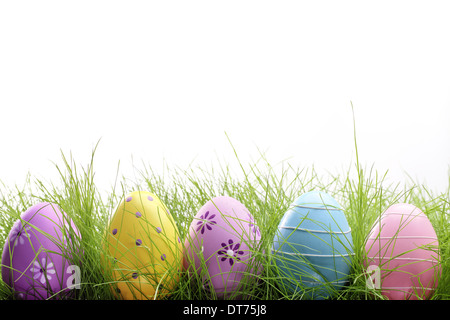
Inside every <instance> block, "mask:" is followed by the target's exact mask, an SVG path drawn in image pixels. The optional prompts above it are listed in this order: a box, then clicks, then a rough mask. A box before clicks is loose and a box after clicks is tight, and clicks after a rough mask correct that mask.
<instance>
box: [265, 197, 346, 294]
mask: <svg viewBox="0 0 450 320" xmlns="http://www.w3.org/2000/svg"><path fill="white" fill-rule="evenodd" d="M273 254H274V256H275V263H276V266H277V270H278V273H279V276H280V279H281V286H282V287H283V288H284V289H285V290H286V291H288V292H289V293H291V294H297V295H298V296H299V297H302V298H308V299H326V298H329V297H332V296H333V295H334V294H335V293H336V292H337V291H338V290H340V289H341V288H342V287H343V286H344V285H345V284H346V283H347V281H348V275H349V273H350V266H351V258H352V256H353V244H352V235H351V229H350V226H349V225H348V222H347V219H346V217H345V214H344V212H343V210H342V208H341V207H340V205H339V204H338V202H337V201H336V200H335V199H334V198H332V197H331V196H330V195H328V194H327V193H325V192H321V191H311V192H308V193H305V194H303V195H302V196H300V197H298V198H297V199H296V200H295V201H294V203H293V204H292V205H291V206H290V208H289V209H288V211H287V212H286V213H285V214H284V216H283V218H282V220H281V221H280V224H279V226H278V229H277V232H276V235H275V238H274V242H273Z"/></svg>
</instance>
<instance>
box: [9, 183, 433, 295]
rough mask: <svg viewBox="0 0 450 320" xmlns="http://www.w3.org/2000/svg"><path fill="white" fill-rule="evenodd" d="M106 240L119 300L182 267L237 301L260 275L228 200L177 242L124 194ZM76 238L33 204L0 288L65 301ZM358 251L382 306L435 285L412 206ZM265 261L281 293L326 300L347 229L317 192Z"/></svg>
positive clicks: (297, 210) (155, 216)
mask: <svg viewBox="0 0 450 320" xmlns="http://www.w3.org/2000/svg"><path fill="white" fill-rule="evenodd" d="M106 233H107V234H106V235H105V243H104V249H105V250H104V251H105V255H104V256H103V257H104V259H103V262H104V263H105V267H106V266H107V267H108V268H105V270H111V271H112V277H113V279H114V281H113V283H114V284H113V285H112V287H114V290H113V291H114V293H115V294H117V296H118V297H119V298H122V299H154V298H163V297H166V296H168V295H170V293H171V292H172V291H173V290H174V289H175V288H176V286H177V284H178V282H179V279H180V273H181V271H182V270H186V271H188V272H189V274H190V275H191V276H194V275H196V274H197V275H199V276H200V278H201V281H202V282H203V287H204V288H205V289H206V290H209V291H213V292H214V293H215V294H216V295H217V296H218V297H222V298H223V297H236V295H235V293H236V292H238V291H239V290H240V289H242V286H244V285H245V284H246V283H248V281H252V280H255V279H254V278H256V277H255V275H258V274H260V273H261V272H262V267H261V265H258V264H257V263H254V262H255V261H254V260H255V256H256V255H257V254H258V252H259V253H261V251H262V249H261V248H260V240H261V233H260V230H259V228H258V226H257V224H256V222H255V220H254V218H253V215H252V214H251V213H250V212H249V211H248V209H247V208H246V207H245V206H244V205H243V204H242V203H240V202H239V201H237V200H235V199H233V198H231V197H227V196H222V197H216V198H213V199H212V200H210V201H208V202H207V203H206V204H205V205H204V206H203V207H202V208H201V209H200V210H199V211H198V213H197V214H196V216H195V217H194V219H193V221H192V223H191V225H190V228H189V234H188V235H187V236H186V239H185V240H184V241H182V239H180V236H179V232H178V228H177V225H176V223H175V221H174V219H173V216H172V215H171V213H170V212H169V210H168V209H167V207H166V206H165V204H164V203H163V202H162V201H161V200H160V199H159V198H158V197H157V196H156V195H154V194H152V193H149V192H145V191H136V192H132V193H130V194H128V195H127V196H125V197H124V199H123V201H122V202H121V203H120V204H119V206H118V208H117V209H116V212H115V214H114V215H113V216H112V219H111V221H110V223H109V226H108V228H107V230H106ZM80 237H81V236H80V233H79V231H78V229H77V227H76V226H75V224H74V223H73V221H71V220H70V219H69V218H68V216H67V215H66V214H65V213H64V212H63V211H62V210H61V209H60V208H59V207H58V206H57V205H55V204H52V203H39V204H36V205H34V206H33V207H31V208H29V209H28V210H27V211H25V212H24V213H23V214H22V215H21V217H20V219H19V220H17V221H16V222H15V224H14V225H13V227H12V229H11V231H10V233H9V235H8V238H7V241H6V242H5V246H4V248H3V254H2V278H3V281H4V282H5V283H6V284H7V285H8V286H9V287H10V288H11V289H12V290H13V292H14V295H15V297H16V298H20V299H48V298H53V297H58V298H61V297H67V296H69V297H70V296H71V295H72V293H73V289H74V286H73V285H72V284H73V282H72V280H73V274H72V272H73V270H74V268H72V267H73V265H72V264H71V263H72V262H70V261H73V260H74V256H82V249H80V248H79V240H80ZM77 252H78V253H79V254H75V253H77ZM366 252H367V259H365V267H366V268H367V270H368V271H373V270H375V271H378V276H379V279H378V282H377V281H376V283H375V284H374V285H377V284H378V285H379V287H378V288H377V289H380V290H381V293H382V294H383V295H384V296H385V297H387V298H389V299H417V298H428V297H430V295H431V293H432V292H433V290H434V289H435V288H436V287H437V281H438V277H439V274H440V263H439V253H438V240H437V237H436V234H435V232H434V230H433V227H432V225H431V223H430V221H429V220H428V218H427V217H426V215H425V214H424V213H423V212H421V211H420V210H419V209H418V208H416V207H414V206H412V205H408V204H397V205H393V206H391V207H390V208H389V209H388V210H386V211H385V213H384V214H383V215H382V216H381V217H380V219H379V220H378V221H377V222H376V223H375V224H374V227H373V228H372V231H371V233H370V235H369V237H368V238H367V241H366ZM272 256H273V257H274V260H273V261H274V264H275V265H276V268H275V270H276V272H277V274H278V277H279V279H280V280H281V281H280V282H279V285H280V286H282V287H283V288H284V289H285V290H287V292H289V293H291V294H293V295H294V296H296V297H299V298H309V299H324V298H329V297H332V296H333V295H334V294H335V293H336V292H337V291H338V290H340V289H341V288H342V287H343V286H344V285H345V284H346V283H347V282H348V277H349V274H350V269H351V265H352V258H353V257H354V251H353V242H352V235H351V230H350V227H349V224H348V222H347V220H346V217H345V215H344V212H343V210H342V208H341V207H340V205H339V204H338V203H337V201H336V200H335V199H334V198H332V197H331V196H330V195H328V194H327V193H324V192H320V191H311V192H308V193H305V194H303V195H302V196H300V197H299V198H298V199H296V200H295V201H294V203H293V204H292V205H291V206H290V208H289V210H288V211H287V212H286V213H285V214H284V216H283V218H282V220H281V222H280V224H279V226H278V229H277V232H276V235H275V238H274V240H273V245H272ZM80 261H82V258H81V259H79V260H78V262H79V263H81V262H80ZM373 267H376V268H373ZM369 279H370V277H369ZM238 297H239V296H238Z"/></svg>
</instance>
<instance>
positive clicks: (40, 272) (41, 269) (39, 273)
mask: <svg viewBox="0 0 450 320" xmlns="http://www.w3.org/2000/svg"><path fill="white" fill-rule="evenodd" d="M30 270H31V272H33V279H35V280H39V282H40V283H41V284H45V281H46V280H51V279H52V276H51V274H55V273H56V271H55V269H54V265H53V262H50V263H48V262H47V258H45V257H44V258H42V259H41V263H39V261H37V260H35V261H34V263H33V266H32V267H31V269H30Z"/></svg>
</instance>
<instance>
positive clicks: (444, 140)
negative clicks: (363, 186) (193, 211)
mask: <svg viewBox="0 0 450 320" xmlns="http://www.w3.org/2000/svg"><path fill="white" fill-rule="evenodd" d="M449 16H450V2H449V1H428V0H427V1H393V0H390V1H380V0H378V1H361V0H358V1H318V0H316V1H242V0H240V1H209V0H208V1H111V0H108V1H93V0H89V1H82V0H78V1H61V0H58V1H3V2H1V3H0V108H1V114H0V180H2V181H3V182H4V183H5V184H7V185H9V186H11V185H13V184H15V183H18V184H21V183H22V182H23V181H24V179H25V176H26V174H27V172H31V174H32V175H33V176H37V177H40V178H43V179H48V180H53V179H54V178H55V177H56V176H57V175H56V170H55V167H54V164H53V163H52V161H54V162H57V163H60V159H61V158H60V150H62V151H64V152H65V153H66V154H68V153H70V152H72V154H73V156H74V158H75V160H76V162H78V163H80V164H87V162H88V161H89V159H90V153H91V151H92V149H93V147H94V145H95V144H96V142H97V141H98V140H99V139H100V138H101V142H100V145H99V148H98V150H97V154H96V157H95V171H96V174H97V182H98V183H99V184H100V185H101V187H104V188H107V187H108V186H109V185H110V184H111V183H112V182H113V180H114V178H115V173H116V167H117V163H118V161H119V160H120V161H121V168H122V171H121V173H122V174H125V175H127V174H131V171H130V168H131V167H132V158H133V159H134V161H135V162H136V163H138V164H139V163H140V162H141V161H144V162H146V163H148V164H151V165H153V166H155V168H159V167H160V166H161V165H162V163H163V160H164V159H165V160H166V161H167V162H168V163H169V164H172V165H176V166H180V167H182V168H185V167H187V165H188V164H189V163H190V162H191V161H193V160H195V162H196V163H199V164H201V163H208V164H211V163H212V164H214V163H215V161H217V159H218V158H220V159H225V161H227V162H229V163H230V164H235V159H234V155H233V153H232V149H231V146H230V144H229V142H228V140H227V138H226V135H225V132H227V133H228V135H229V137H230V139H231V141H232V143H233V145H234V146H235V147H236V149H237V152H238V154H239V156H240V158H241V160H242V161H243V162H244V163H246V162H249V161H252V160H254V159H257V158H258V151H257V150H258V149H257V148H259V149H261V150H263V151H266V153H267V156H268V158H269V160H271V161H273V163H276V162H278V161H280V160H283V159H287V158H289V160H288V161H289V163H290V164H291V165H292V166H294V167H304V166H310V165H312V164H314V165H315V166H316V167H317V168H318V169H323V170H329V171H331V172H334V171H339V170H340V169H341V168H342V167H348V166H349V165H350V164H351V163H352V161H354V160H355V158H354V156H355V149H354V141H353V122H352V109H351V101H352V102H353V105H354V108H355V116H356V127H357V139H358V147H359V155H360V160H361V161H362V162H363V164H368V165H371V164H374V165H375V168H377V169H378V170H380V171H381V172H383V170H387V169H389V171H390V174H389V177H390V179H392V181H394V182H395V181H404V179H405V174H404V172H405V171H406V172H407V173H409V174H410V175H411V176H412V177H413V178H414V179H417V180H418V181H419V182H424V183H426V184H427V185H428V186H429V187H430V188H433V189H435V190H438V191H443V190H445V189H446V188H447V186H448V182H449V181H448V180H449V165H450V129H449V128H450V125H449V124H450V19H449Z"/></svg>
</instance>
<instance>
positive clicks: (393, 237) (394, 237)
mask: <svg viewBox="0 0 450 320" xmlns="http://www.w3.org/2000/svg"><path fill="white" fill-rule="evenodd" d="M383 239H392V240H393V239H431V240H436V241H438V238H437V237H429V236H395V235H394V236H392V237H376V238H372V237H370V238H367V240H383Z"/></svg>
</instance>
